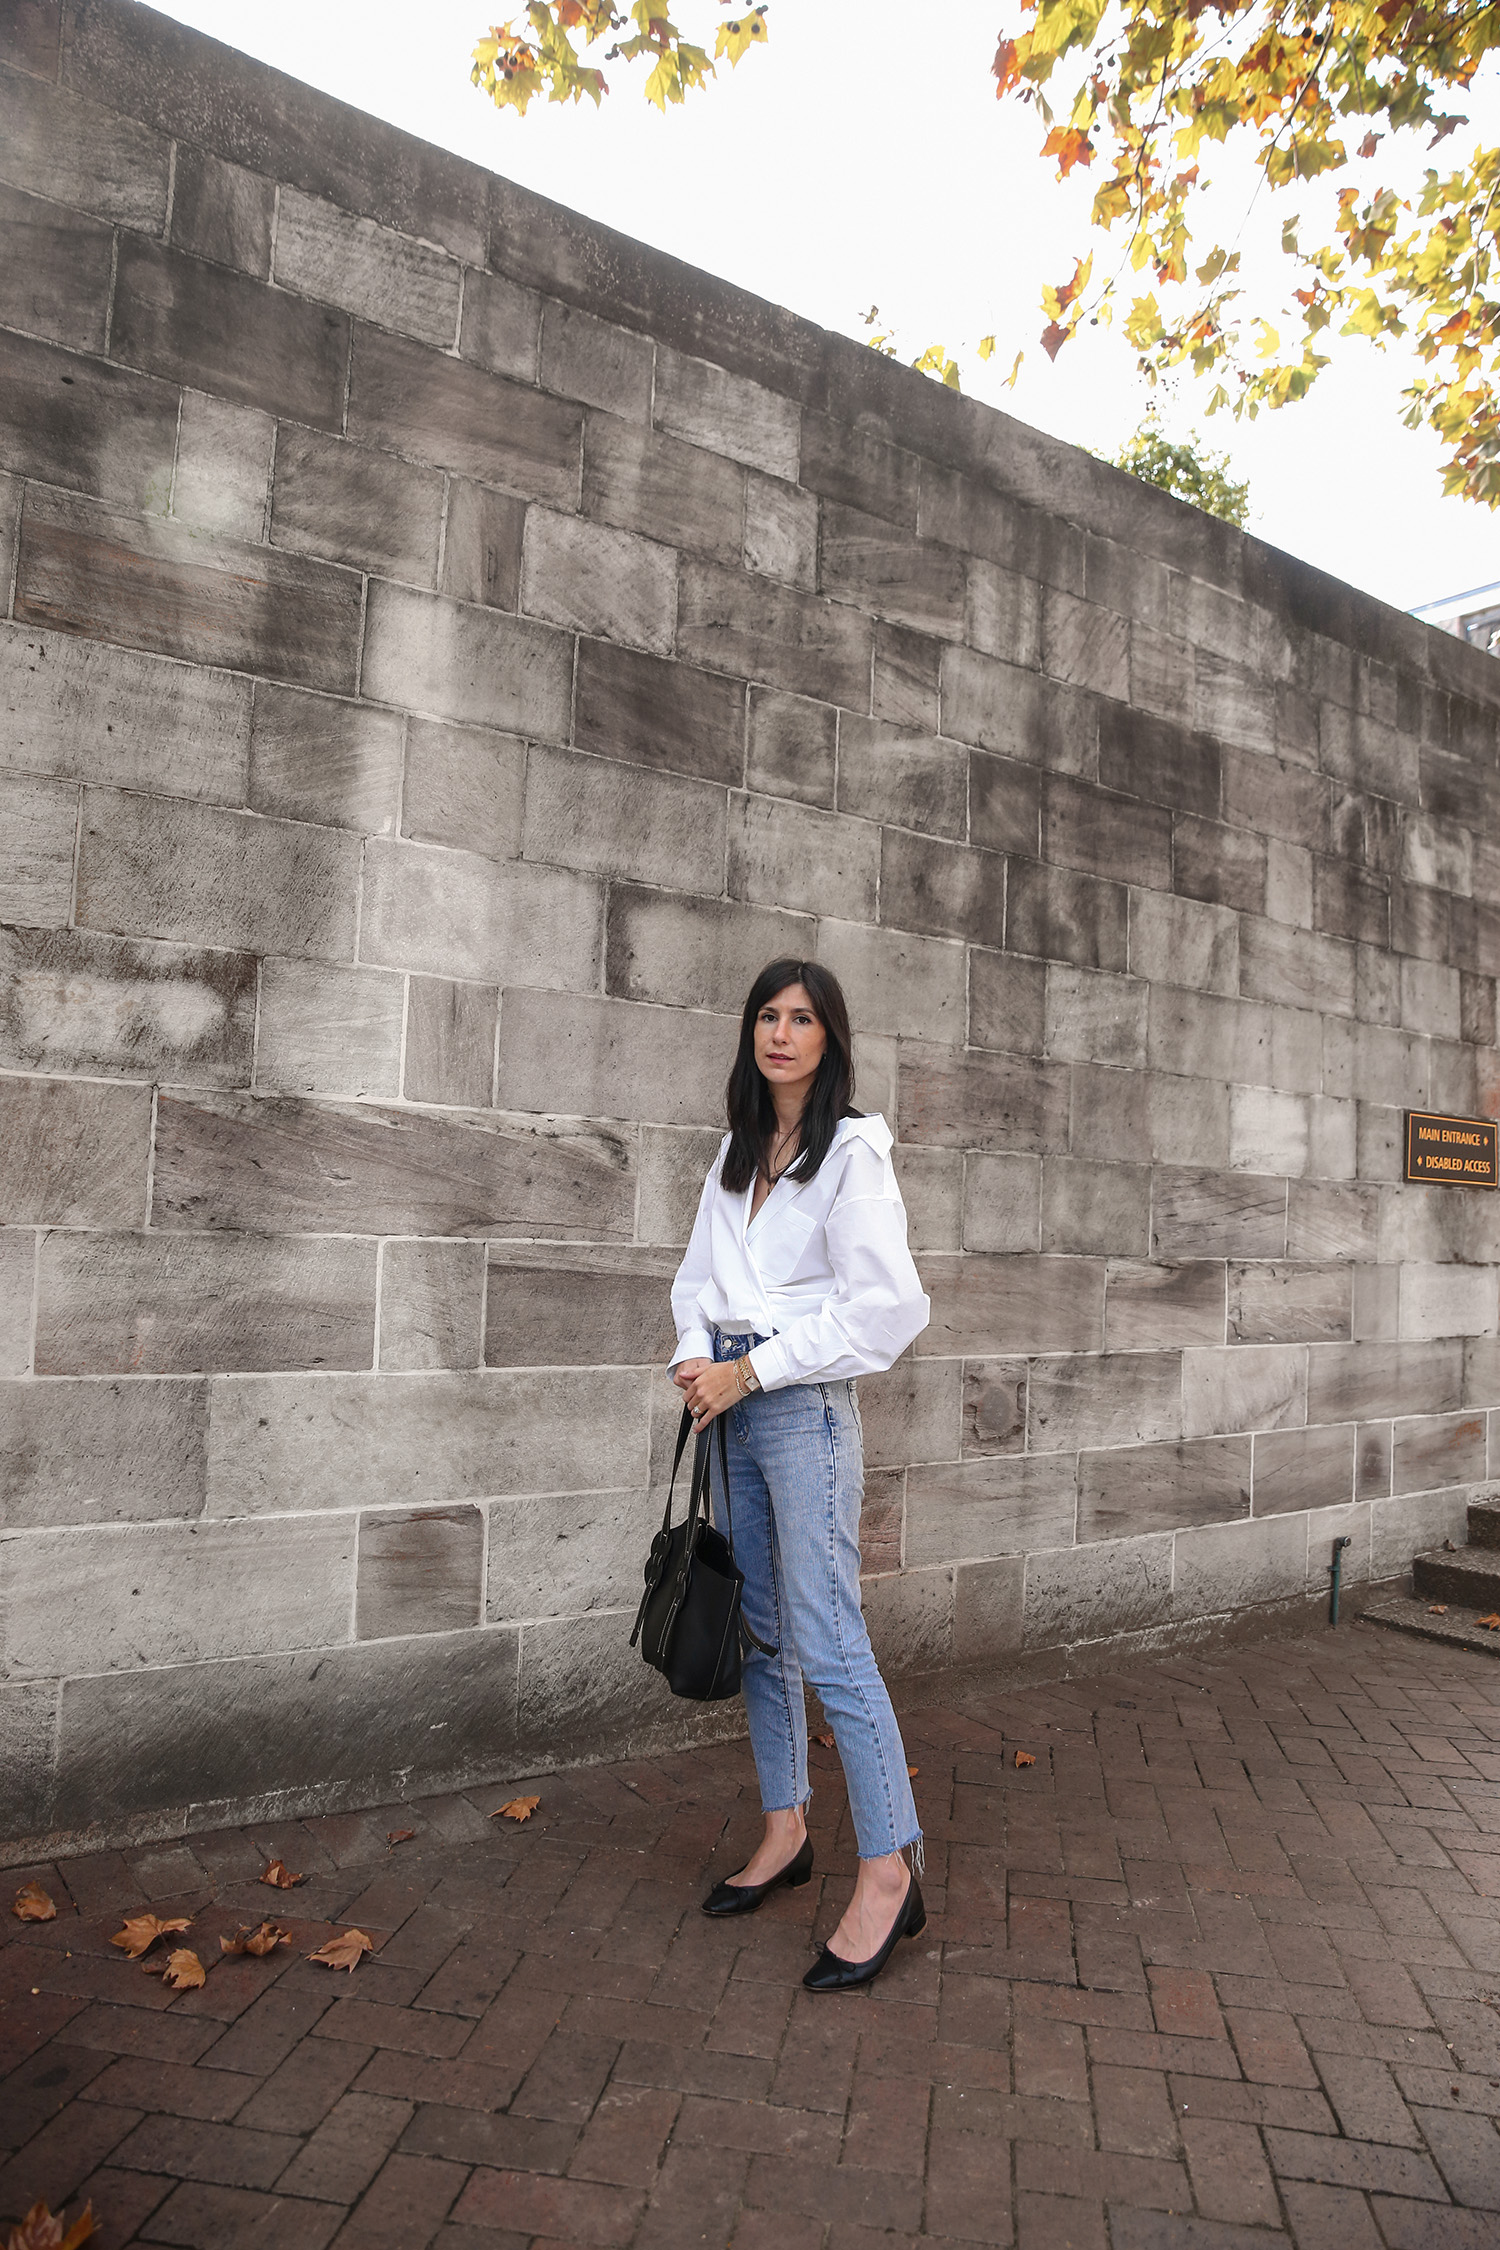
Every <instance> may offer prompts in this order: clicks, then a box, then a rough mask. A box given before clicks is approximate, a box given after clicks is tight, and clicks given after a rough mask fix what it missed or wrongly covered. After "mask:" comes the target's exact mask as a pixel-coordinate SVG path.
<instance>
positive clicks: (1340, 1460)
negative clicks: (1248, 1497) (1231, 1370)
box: [1235, 1353, 1355, 1516]
mask: <svg viewBox="0 0 1500 2250" xmlns="http://www.w3.org/2000/svg"><path fill="white" fill-rule="evenodd" d="M1235 1356H1236V1357H1237V1358H1238V1357H1240V1356H1242V1355H1240V1354H1238V1353H1237V1354H1236V1355H1235ZM1354 1435H1355V1433H1354V1425H1353V1423H1352V1422H1345V1423H1342V1424H1335V1425H1334V1426H1333V1427H1331V1428H1328V1429H1321V1428H1319V1429H1310V1430H1269V1431H1262V1432H1261V1433H1260V1434H1259V1435H1258V1436H1257V1438H1256V1440H1255V1461H1254V1477H1253V1483H1252V1498H1253V1501H1254V1513H1255V1514H1256V1515H1258V1516H1279V1515H1294V1514H1297V1513H1299V1512H1300V1511H1302V1510H1304V1509H1313V1508H1332V1507H1337V1506H1340V1505H1343V1504H1344V1503H1346V1502H1349V1503H1351V1504H1352V1501H1351V1496H1352V1494H1353V1491H1354Z"/></svg>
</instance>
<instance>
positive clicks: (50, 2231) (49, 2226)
mask: <svg viewBox="0 0 1500 2250" xmlns="http://www.w3.org/2000/svg"><path fill="white" fill-rule="evenodd" d="M93 2231H94V2206H93V2204H92V2203H86V2204H85V2205H84V2207H83V2209H82V2210H81V2211H80V2212H79V2214H78V2216H77V2218H76V2219H75V2220H74V2221H73V2224H72V2225H71V2226H70V2227H69V2229H68V2231H67V2233H66V2234H64V2233H63V2223H62V2220H61V2219H54V2218H53V2216H52V2213H51V2212H50V2211H49V2210H48V2209H47V2206H46V2204H45V2203H33V2204H32V2206H31V2209H30V2210H29V2211H28V2212H27V2214H26V2216H25V2218H24V2219H23V2220H22V2221H21V2223H20V2225H19V2226H14V2227H12V2228H11V2230H10V2235H9V2238H8V2240H7V2243H6V2250H78V2245H79V2243H80V2242H87V2240H88V2238H89V2236H90V2235H91V2234H92V2233H93Z"/></svg>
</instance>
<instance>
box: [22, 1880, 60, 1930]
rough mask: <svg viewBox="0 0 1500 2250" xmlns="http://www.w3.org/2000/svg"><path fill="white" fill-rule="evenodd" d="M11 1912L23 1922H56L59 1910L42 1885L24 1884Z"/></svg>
mask: <svg viewBox="0 0 1500 2250" xmlns="http://www.w3.org/2000/svg"><path fill="white" fill-rule="evenodd" d="M11 1912H12V1914H15V1915H18V1916H19V1917H20V1919H21V1920H22V1921H23V1922H55V1921H56V1920H57V1908H56V1907H55V1906H54V1905H53V1903H52V1901H51V1899H50V1898H49V1897H48V1896H47V1893H46V1892H45V1891H44V1890H43V1889H42V1886H41V1884H40V1883H23V1884H22V1885H21V1888H20V1889H19V1890H18V1891H17V1893H16V1899H15V1904H14V1906H12V1908H11Z"/></svg>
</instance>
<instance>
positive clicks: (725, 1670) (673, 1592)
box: [630, 1406, 776, 1703]
mask: <svg viewBox="0 0 1500 2250" xmlns="http://www.w3.org/2000/svg"><path fill="white" fill-rule="evenodd" d="M692 1426H693V1414H692V1409H691V1407H687V1406H685V1407H684V1408H683V1410H682V1425H681V1428H680V1429H679V1430H678V1432H677V1451H676V1452H675V1453H674V1454H673V1456H672V1480H671V1483H670V1484H669V1485H668V1487H667V1505H666V1512H665V1513H664V1515H663V1516H662V1519H661V1529H660V1531H659V1532H658V1533H657V1534H656V1537H655V1538H654V1539H653V1540H652V1542H651V1552H650V1554H649V1555H648V1556H647V1557H646V1572H645V1576H646V1591H645V1593H644V1594H643V1595H642V1596H641V1606H640V1608H639V1609H638V1610H637V1612H636V1619H635V1630H634V1632H632V1634H631V1636H630V1645H631V1647H632V1648H634V1647H635V1645H636V1643H637V1641H639V1643H640V1649H641V1654H642V1656H643V1657H644V1658H645V1660H646V1662H647V1663H648V1664H650V1665H654V1666H655V1668H656V1670H657V1671H658V1672H660V1673H661V1675H662V1678H663V1679H664V1680H665V1681H666V1683H667V1685H668V1687H669V1688H670V1689H671V1690H672V1693H673V1694H674V1695H683V1696H688V1697H690V1698H691V1699H692V1700H693V1701H694V1702H697V1703H714V1702H718V1701H720V1700H722V1698H724V1697H725V1696H729V1695H738V1694H739V1692H740V1671H741V1664H742V1659H743V1655H744V1646H745V1643H746V1642H750V1643H752V1644H753V1645H754V1646H755V1647H756V1648H758V1649H760V1650H762V1651H763V1653H764V1654H765V1655H767V1656H774V1655H775V1654H776V1651H775V1649H774V1648H770V1647H768V1646H767V1644H766V1642H764V1641H763V1640H761V1639H760V1637H759V1636H758V1635H757V1634H755V1633H752V1632H751V1630H750V1627H749V1626H748V1625H747V1624H746V1623H745V1620H744V1618H743V1617H742V1616H741V1614H740V1599H741V1596H742V1594H743V1592H744V1586H745V1574H744V1572H743V1571H742V1570H741V1569H740V1568H739V1567H738V1565H737V1564H736V1562H735V1559H734V1516H733V1513H732V1511H731V1508H730V1503H729V1450H728V1447H727V1445H726V1443H725V1439H724V1417H723V1415H722V1414H720V1415H718V1416H717V1417H716V1418H715V1420H714V1422H713V1424H712V1425H711V1426H710V1427H709V1428H708V1429H705V1430H700V1431H699V1433H698V1437H697V1441H696V1443H695V1445H694V1447H693V1478H692V1484H691V1486H690V1488H689V1491H688V1511H687V1515H686V1517H685V1518H684V1520H683V1521H682V1522H681V1523H679V1524H674V1523H673V1521H672V1494H673V1491H674V1489H675V1487H676V1484H677V1471H678V1468H679V1467H680V1465H681V1462H682V1455H683V1450H684V1448H685V1447H686V1445H687V1441H688V1433H689V1432H690V1430H691V1429H692ZM715 1432H717V1435H718V1440H719V1472H720V1477H721V1480H722V1482H723V1487H724V1520H725V1523H726V1526H727V1529H728V1536H727V1537H726V1536H725V1534H724V1533H723V1532H721V1531H716V1530H715V1529H714V1526H713V1523H712V1522H711V1521H710V1516H709V1503H710V1493H709V1449H710V1446H711V1445H712V1442H713V1436H714V1433H715Z"/></svg>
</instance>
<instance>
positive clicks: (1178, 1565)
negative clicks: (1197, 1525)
mask: <svg viewBox="0 0 1500 2250" xmlns="http://www.w3.org/2000/svg"><path fill="white" fill-rule="evenodd" d="M1174 1544H1175V1557H1174V1563H1173V1573H1172V1614H1173V1615H1174V1616H1175V1617H1217V1616H1234V1615H1237V1614H1238V1613H1240V1612H1242V1611H1244V1610H1247V1609H1252V1608H1254V1607H1255V1606H1256V1604H1258V1603H1260V1602H1275V1601H1288V1600H1290V1599H1292V1597H1293V1596H1295V1595H1300V1594H1301V1593H1302V1592H1303V1591H1304V1590H1305V1588H1306V1585H1307V1525H1306V1522H1305V1521H1304V1520H1303V1519H1301V1518H1292V1517H1286V1516H1270V1517H1268V1518H1267V1520H1266V1521H1265V1522H1264V1523H1243V1524H1241V1523H1235V1524H1222V1525H1214V1526H1210V1527H1205V1528H1204V1529H1201V1530H1199V1529H1194V1530H1192V1531H1180V1532H1179V1533H1178V1534H1177V1538H1176V1541H1175V1543H1174Z"/></svg>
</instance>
